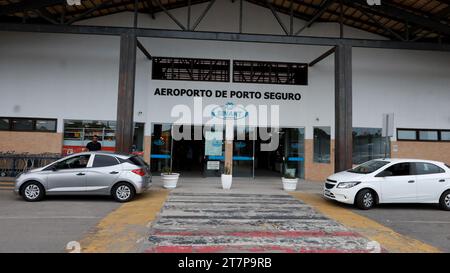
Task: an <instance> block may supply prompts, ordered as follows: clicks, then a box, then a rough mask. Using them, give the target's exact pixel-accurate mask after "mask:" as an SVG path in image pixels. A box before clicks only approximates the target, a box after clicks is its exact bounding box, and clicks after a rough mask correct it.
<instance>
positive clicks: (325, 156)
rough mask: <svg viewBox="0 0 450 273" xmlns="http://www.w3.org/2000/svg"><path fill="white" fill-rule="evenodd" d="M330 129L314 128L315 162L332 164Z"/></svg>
mask: <svg viewBox="0 0 450 273" xmlns="http://www.w3.org/2000/svg"><path fill="white" fill-rule="evenodd" d="M330 142H331V128H330V127H314V162H316V163H330Z"/></svg>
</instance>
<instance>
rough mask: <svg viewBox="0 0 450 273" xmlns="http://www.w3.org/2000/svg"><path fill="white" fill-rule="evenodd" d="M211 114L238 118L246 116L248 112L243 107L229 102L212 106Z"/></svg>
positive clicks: (224, 117) (219, 116)
mask: <svg viewBox="0 0 450 273" xmlns="http://www.w3.org/2000/svg"><path fill="white" fill-rule="evenodd" d="M211 115H212V116H213V117H215V118H220V119H234V120H238V119H243V118H246V117H247V116H248V112H247V111H246V110H245V109H244V107H241V106H237V105H235V104H234V103H232V102H229V103H227V104H225V105H223V106H218V107H216V108H214V109H213V110H212V112H211Z"/></svg>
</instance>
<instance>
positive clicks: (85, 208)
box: [0, 190, 120, 252]
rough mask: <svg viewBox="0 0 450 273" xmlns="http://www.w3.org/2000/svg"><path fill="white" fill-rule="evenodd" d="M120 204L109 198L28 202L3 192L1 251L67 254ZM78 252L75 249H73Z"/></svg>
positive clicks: (0, 233)
mask: <svg viewBox="0 0 450 273" xmlns="http://www.w3.org/2000/svg"><path fill="white" fill-rule="evenodd" d="M119 206H120V204H119V203H116V202H115V201H114V200H112V199H111V198H108V197H98V196H96V197H71V196H64V197H63V196H61V197H47V198H46V199H45V200H44V201H41V202H34V203H30V202H25V201H23V200H22V199H21V198H20V197H18V196H16V195H14V193H13V192H12V191H10V190H1V191H0V252H66V246H67V244H68V243H69V242H71V241H78V240H80V239H81V238H83V236H84V235H85V234H86V233H88V232H90V231H92V229H93V228H94V227H95V225H96V224H97V223H98V222H99V221H100V220H101V219H102V218H104V217H105V216H106V215H108V214H109V213H110V212H111V211H113V210H114V209H116V208H118V207H119ZM72 250H74V249H72Z"/></svg>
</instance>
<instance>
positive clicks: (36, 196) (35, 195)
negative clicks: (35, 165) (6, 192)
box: [20, 181, 45, 202]
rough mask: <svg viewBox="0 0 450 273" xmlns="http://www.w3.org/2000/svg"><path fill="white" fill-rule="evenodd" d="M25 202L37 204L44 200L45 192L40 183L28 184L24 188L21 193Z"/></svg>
mask: <svg viewBox="0 0 450 273" xmlns="http://www.w3.org/2000/svg"><path fill="white" fill-rule="evenodd" d="M20 194H21V195H22V197H23V199H24V200H25V201H28V202H36V201H40V200H42V199H43V198H44V195H45V190H44V187H43V186H42V185H41V183H39V182H34V181H32V182H28V183H26V184H25V185H23V186H22V190H21V193H20Z"/></svg>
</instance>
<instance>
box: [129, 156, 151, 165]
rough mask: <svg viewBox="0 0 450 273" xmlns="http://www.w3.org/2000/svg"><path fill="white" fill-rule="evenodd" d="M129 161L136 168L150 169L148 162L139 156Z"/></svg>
mask: <svg viewBox="0 0 450 273" xmlns="http://www.w3.org/2000/svg"><path fill="white" fill-rule="evenodd" d="M128 160H129V161H131V163H133V164H134V165H136V166H139V167H144V168H148V164H147V162H145V161H144V160H143V159H142V158H140V157H139V156H132V157H130V158H128Z"/></svg>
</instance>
